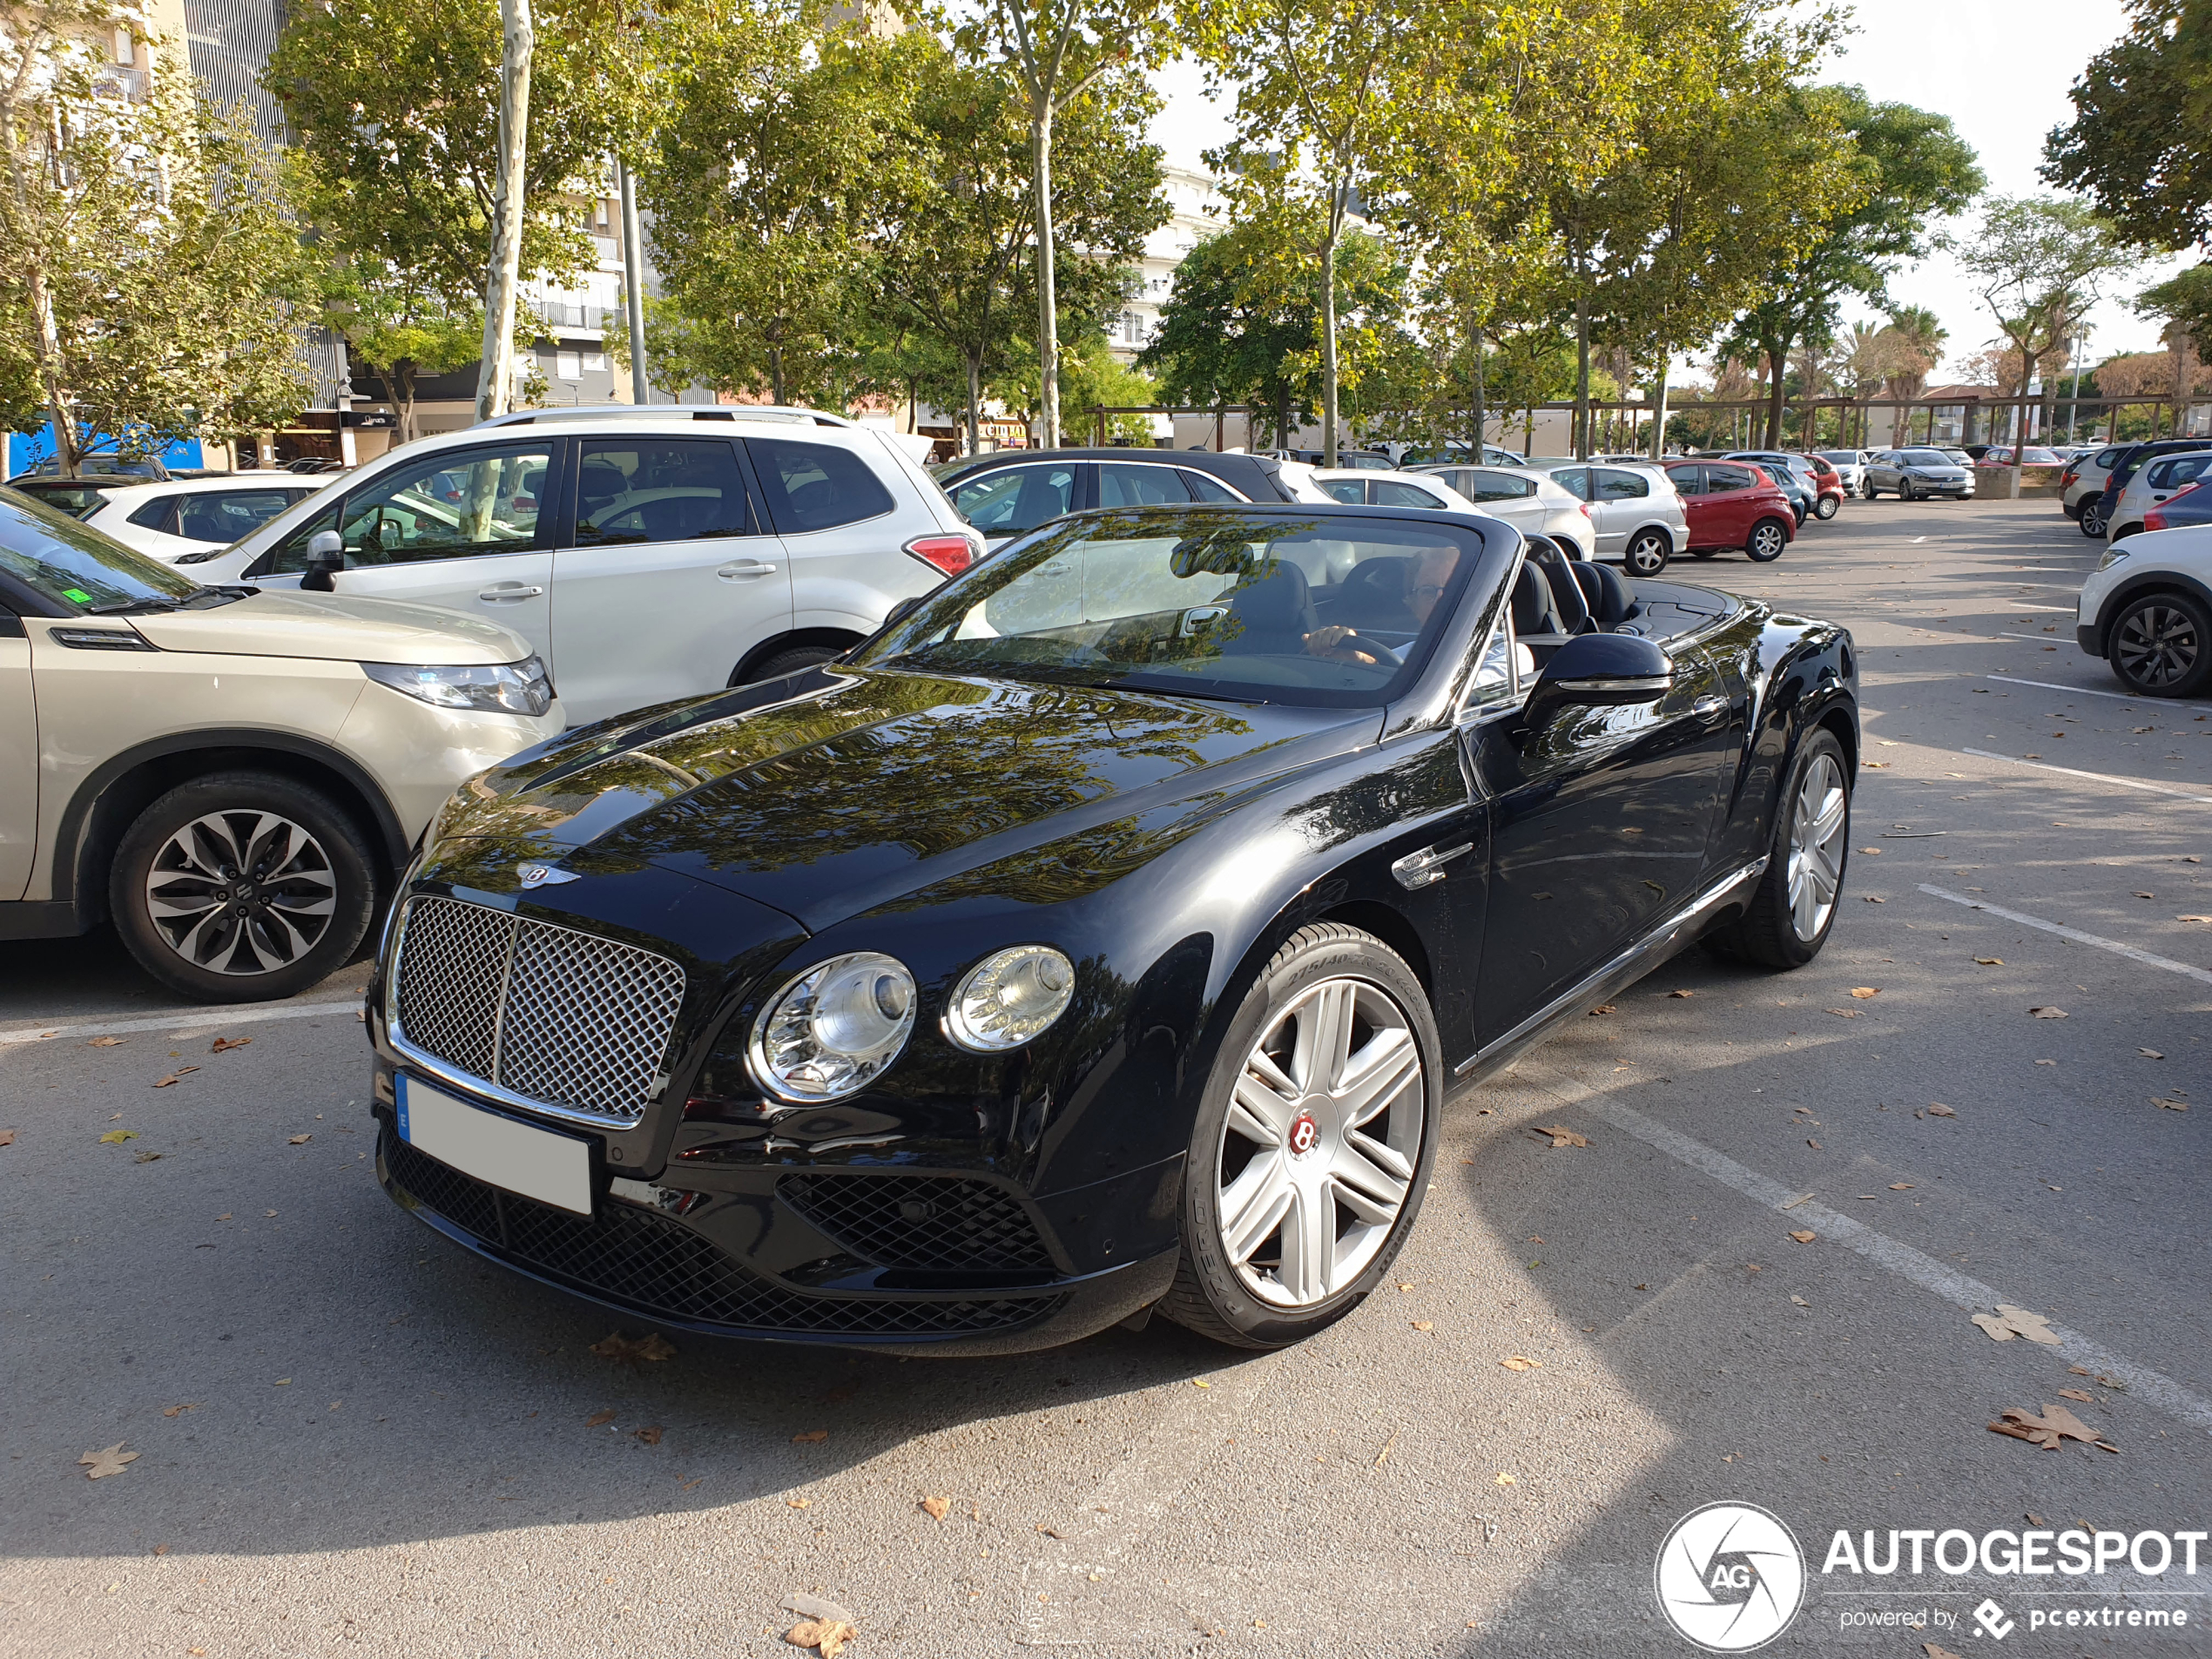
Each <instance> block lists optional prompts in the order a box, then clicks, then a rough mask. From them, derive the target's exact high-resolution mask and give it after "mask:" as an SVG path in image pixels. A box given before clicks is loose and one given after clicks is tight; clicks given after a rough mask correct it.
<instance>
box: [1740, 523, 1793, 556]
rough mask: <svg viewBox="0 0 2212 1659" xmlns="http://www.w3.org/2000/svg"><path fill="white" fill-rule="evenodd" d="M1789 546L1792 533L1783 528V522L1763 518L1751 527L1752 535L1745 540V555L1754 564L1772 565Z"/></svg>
mask: <svg viewBox="0 0 2212 1659" xmlns="http://www.w3.org/2000/svg"><path fill="white" fill-rule="evenodd" d="M1789 545H1790V532H1789V531H1787V530H1785V529H1783V528H1782V521H1781V520H1780V519H1778V518H1763V519H1761V520H1760V521H1759V522H1758V523H1756V524H1754V525H1752V526H1751V533H1750V535H1749V536H1745V537H1744V538H1743V554H1744V556H1745V557H1746V558H1748V559H1750V561H1751V562H1752V563H1754V564H1771V563H1774V562H1775V560H1777V559H1778V558H1780V557H1781V556H1782V550H1783V549H1784V548H1785V547H1787V546H1789Z"/></svg>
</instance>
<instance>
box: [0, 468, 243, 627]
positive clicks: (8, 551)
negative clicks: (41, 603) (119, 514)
mask: <svg viewBox="0 0 2212 1659" xmlns="http://www.w3.org/2000/svg"><path fill="white" fill-rule="evenodd" d="M0 570H5V571H6V572H7V573H8V574H9V575H10V576H11V577H15V579H16V580H17V581H18V582H20V583H23V584H24V586H25V587H27V588H29V589H30V590H31V591H32V592H33V593H36V594H37V595H38V597H40V598H42V599H45V600H48V601H50V602H51V603H52V604H57V605H63V606H66V607H68V608H69V609H70V610H73V611H78V612H85V611H91V610H98V609H101V608H103V607H105V606H108V605H117V604H162V605H166V604H173V603H175V602H177V601H179V600H181V599H184V598H186V597H189V596H191V595H192V594H195V593H197V592H199V583H196V582H192V581H189V580H187V579H186V578H185V577H181V576H179V575H178V574H177V573H176V572H175V571H174V570H171V569H170V568H169V567H168V566H167V565H165V564H158V563H155V562H154V561H153V560H152V559H150V558H148V557H146V556H145V554H143V553H134V552H132V550H130V549H129V548H127V547H125V546H124V545H123V543H120V542H117V541H112V540H111V539H110V538H109V537H107V536H103V535H101V534H100V532H99V531H98V530H96V529H91V528H89V527H88V526H85V525H83V524H79V523H77V522H76V521H75V520H74V519H71V518H67V517H64V516H63V515H62V514H60V513H57V512H55V511H53V510H52V509H51V508H46V507H41V506H39V505H38V504H37V502H33V501H32V500H31V499H30V497H29V496H25V495H24V494H23V493H22V492H21V491H19V490H14V489H0Z"/></svg>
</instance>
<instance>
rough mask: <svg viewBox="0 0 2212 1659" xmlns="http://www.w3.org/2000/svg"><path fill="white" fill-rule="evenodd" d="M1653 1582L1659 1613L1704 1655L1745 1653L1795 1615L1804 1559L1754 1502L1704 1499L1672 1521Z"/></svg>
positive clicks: (1777, 1521)
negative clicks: (1657, 1597) (1672, 1528)
mask: <svg viewBox="0 0 2212 1659" xmlns="http://www.w3.org/2000/svg"><path fill="white" fill-rule="evenodd" d="M1654 1580H1655V1583H1656V1588H1657V1591H1658V1595H1659V1610H1660V1611H1661V1612H1662V1613H1664V1614H1665V1615H1667V1622H1668V1623H1669V1624H1671V1625H1673V1626H1674V1627H1675V1629H1676V1630H1677V1631H1679V1632H1680V1633H1681V1634H1682V1635H1684V1636H1686V1637H1688V1638H1689V1640H1690V1641H1692V1642H1696V1644H1697V1645H1698V1646H1699V1647H1701V1648H1703V1649H1705V1650H1706V1651H1707V1652H1708V1653H1749V1652H1750V1650H1751V1649H1754V1648H1764V1646H1766V1644H1767V1643H1768V1642H1771V1641H1773V1640H1774V1639H1775V1637H1777V1636H1778V1635H1781V1634H1782V1633H1783V1631H1784V1630H1785V1629H1788V1628H1789V1625H1790V1621H1791V1619H1793V1618H1795V1617H1796V1616H1797V1608H1798V1605H1799V1604H1800V1603H1801V1602H1803V1601H1804V1593H1805V1558H1804V1552H1803V1551H1802V1550H1800V1549H1799V1548H1797V1539H1796V1538H1795V1537H1794V1536H1793V1535H1792V1534H1791V1531H1790V1529H1789V1527H1785V1526H1784V1525H1783V1524H1782V1521H1780V1519H1779V1518H1778V1517H1777V1516H1775V1515H1773V1514H1770V1513H1769V1512H1767V1511H1766V1510H1764V1509H1762V1508H1760V1507H1758V1506H1757V1504H1750V1503H1709V1504H1707V1505H1706V1506H1705V1507H1703V1509H1693V1510H1692V1511H1691V1512H1690V1513H1689V1514H1686V1515H1684V1516H1683V1518H1682V1519H1681V1520H1680V1521H1676V1523H1675V1528H1674V1530H1673V1531H1672V1532H1670V1533H1669V1534H1667V1541H1666V1542H1665V1543H1663V1544H1662V1545H1660V1546H1659V1565H1658V1568H1657V1571H1656V1573H1655V1575H1654Z"/></svg>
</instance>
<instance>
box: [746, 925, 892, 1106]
mask: <svg viewBox="0 0 2212 1659" xmlns="http://www.w3.org/2000/svg"><path fill="white" fill-rule="evenodd" d="M913 1029H914V975H913V974H910V973H908V972H907V966H906V964H905V963H904V962H901V961H899V960H898V959H897V958H896V957H892V956H883V955H879V954H877V953H875V952H874V951H856V952H854V953H853V954H851V955H846V956H833V957H831V958H830V959H829V961H826V962H817V963H815V964H814V966H813V967H812V968H808V969H807V970H806V972H805V973H803V974H799V976H798V977H796V978H795V979H793V980H792V981H790V982H789V983H787V984H786V985H785V987H784V988H783V989H781V990H780V991H778V992H777V993H776V995H775V997H774V999H773V1000H772V1001H771V1002H770V1003H769V1004H768V1006H767V1008H765V1009H764V1010H763V1011H762V1012H761V1015H760V1017H759V1019H757V1020H755V1021H754V1022H753V1026H752V1042H751V1044H750V1045H749V1046H748V1048H747V1049H746V1059H747V1061H748V1062H749V1063H750V1065H751V1067H752V1080H753V1082H757V1083H759V1085H760V1086H761V1087H762V1088H763V1089H766V1090H768V1091H769V1092H770V1093H771V1094H775V1095H781V1096H784V1097H785V1098H786V1099H787V1100H810V1101H811V1100H835V1099H837V1098H838V1097H840V1096H844V1095H849V1094H852V1093H853V1092H854V1091H855V1090H856V1089H865V1088H866V1087H867V1085H868V1084H869V1083H871V1082H874V1081H875V1079H876V1078H878V1077H880V1076H882V1075H883V1073H884V1072H885V1071H887V1069H889V1068H890V1065H891V1062H893V1061H894V1060H896V1059H897V1058H898V1057H899V1051H900V1049H903V1048H905V1047H906V1046H907V1033H908V1032H910V1031H912V1030H913Z"/></svg>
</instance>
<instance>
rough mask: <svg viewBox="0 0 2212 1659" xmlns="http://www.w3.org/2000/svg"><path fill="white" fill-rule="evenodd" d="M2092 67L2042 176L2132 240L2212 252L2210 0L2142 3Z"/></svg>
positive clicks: (2138, 0)
mask: <svg viewBox="0 0 2212 1659" xmlns="http://www.w3.org/2000/svg"><path fill="white" fill-rule="evenodd" d="M2129 10H2131V11H2132V13H2133V14H2134V16H2133V18H2132V21H2131V22H2130V24H2129V25H2128V32H2127V34H2126V35H2124V36H2123V37H2121V39H2120V40H2119V41H2118V42H2117V43H2116V44H2113V45H2111V46H2107V48H2106V49H2105V50H2104V51H2101V52H2099V53H2098V54H2097V55H2096V56H2095V57H2093V58H2091V59H2090V60H2089V67H2088V70H2087V72H2086V73H2085V74H2083V76H2082V77H2081V78H2080V80H2078V81H2076V82H2075V83H2074V89H2073V91H2071V92H2070V93H2069V94H2068V96H2069V97H2070V98H2072V99H2073V100H2074V118H2073V120H2071V121H2070V122H2068V123H2067V125H2064V126H2062V127H2059V128H2056V129H2054V131H2053V132H2052V133H2051V134H2050V136H2049V138H2047V139H2046V140H2045V144H2044V164H2043V177H2044V178H2045V179H2047V180H2048V181H2049V182H2050V183H2052V184H2054V185H2059V186H2060V187H2061V188H2064V189H2067V190H2077V191H2080V192H2082V193H2084V194H2085V195H2087V197H2088V198H2089V199H2090V200H2091V201H2092V202H2094V204H2095V206H2097V208H2098V210H2099V211H2100V212H2101V213H2102V214H2103V215H2104V217H2105V219H2107V220H2108V221H2109V222H2110V223H2111V225H2112V226H2114V231H2115V232H2116V233H2118V234H2119V235H2121V236H2123V237H2125V238H2127V239H2128V240H2129V241H2131V242H2134V243H2136V244H2138V245H2141V246H2151V247H2173V248H2180V247H2188V246H2191V245H2192V244H2195V245H2201V246H2202V245H2212V0H2134V4H2132V5H2131V6H2130V8H2129Z"/></svg>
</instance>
